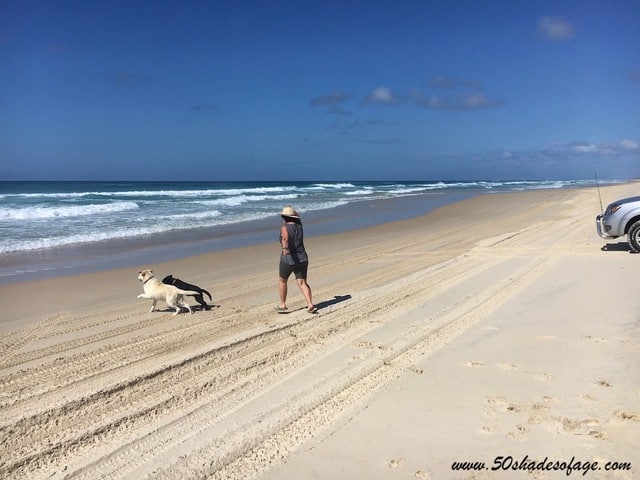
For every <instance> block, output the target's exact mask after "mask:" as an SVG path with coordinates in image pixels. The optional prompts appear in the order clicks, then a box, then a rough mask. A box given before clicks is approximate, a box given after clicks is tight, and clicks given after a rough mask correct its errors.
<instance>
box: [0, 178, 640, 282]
mask: <svg viewBox="0 0 640 480" xmlns="http://www.w3.org/2000/svg"><path fill="white" fill-rule="evenodd" d="M629 182H631V183H633V182H634V180H630V181H629ZM618 184H624V183H608V184H607V183H604V184H603V185H602V187H603V188H606V186H608V185H610V186H615V185H618ZM582 188H591V187H589V186H586V185H571V186H565V187H562V188H557V187H548V188H547V187H541V188H535V189H524V190H521V191H522V192H528V191H549V192H553V191H556V190H572V189H582ZM518 192H520V190H514V191H509V190H507V191H500V190H487V189H486V188H475V189H465V190H463V191H433V192H429V193H421V194H416V195H403V196H400V197H396V198H382V199H376V200H361V201H356V202H351V203H348V204H346V205H343V206H340V207H335V208H330V209H326V210H312V211H309V212H304V210H301V212H302V213H303V215H304V222H305V236H306V237H310V236H318V235H328V234H334V233H341V232H347V231H352V230H359V229H363V228H367V227H371V226H375V225H382V224H385V223H390V222H393V221H397V220H407V219H412V218H418V217H421V216H424V215H427V214H428V213H430V212H432V211H433V210H435V209H438V208H440V207H442V206H444V205H448V204H451V203H455V202H459V201H462V200H465V199H470V198H474V197H477V196H482V195H499V194H504V193H518ZM285 203H286V202H285ZM294 203H295V202H294ZM283 205H284V203H283ZM278 226H279V217H278V214H277V212H274V214H273V216H272V217H270V218H265V219H261V220H252V221H247V222H240V223H230V224H226V225H221V226H215V227H206V228H195V229H188V230H176V231H171V232H164V233H159V234H149V235H147V236H140V237H128V238H116V239H111V240H106V241H99V242H92V243H77V244H71V245H65V246H60V247H51V248H47V249H37V250H28V251H22V252H9V253H6V254H3V258H2V261H1V262H0V285H6V284H12V283H23V282H28V281H33V280H41V279H46V278H54V277H58V276H68V275H77V274H86V273H94V272H100V271H105V270H109V269H112V268H124V267H130V266H132V265H140V264H145V263H146V264H153V263H157V262H162V261H168V260H180V259H186V258H188V257H191V256H194V255H202V254H206V253H209V252H215V251H223V250H227V249H233V248H239V247H245V246H254V245H260V244H268V243H270V242H272V241H274V240H273V238H275V237H274V233H273V231H274V230H276V229H277V228H278Z"/></svg>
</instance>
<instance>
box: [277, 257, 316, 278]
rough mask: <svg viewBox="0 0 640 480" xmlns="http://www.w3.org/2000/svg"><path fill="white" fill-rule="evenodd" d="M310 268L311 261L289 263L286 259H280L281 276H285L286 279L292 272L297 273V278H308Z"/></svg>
mask: <svg viewBox="0 0 640 480" xmlns="http://www.w3.org/2000/svg"><path fill="white" fill-rule="evenodd" d="M308 269H309V262H304V263H296V264H295V265H289V264H287V262H285V261H284V260H282V259H281V260H280V268H279V271H280V272H279V273H280V278H284V279H285V280H286V279H287V278H289V277H290V276H291V274H292V273H293V274H295V276H296V278H298V279H300V278H304V279H305V280H306V279H307V270H308Z"/></svg>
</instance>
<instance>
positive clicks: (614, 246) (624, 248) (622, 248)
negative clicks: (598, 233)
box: [600, 242, 636, 254]
mask: <svg viewBox="0 0 640 480" xmlns="http://www.w3.org/2000/svg"><path fill="white" fill-rule="evenodd" d="M600 250H602V251H603V252H629V253H632V254H633V253H636V252H634V251H633V250H631V247H630V246H629V242H617V243H607V244H606V245H604V246H603V247H602V248H600Z"/></svg>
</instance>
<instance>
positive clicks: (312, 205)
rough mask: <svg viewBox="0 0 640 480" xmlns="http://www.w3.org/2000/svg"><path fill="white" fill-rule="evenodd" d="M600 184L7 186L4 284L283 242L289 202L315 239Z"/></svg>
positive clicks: (2, 206)
mask: <svg viewBox="0 0 640 480" xmlns="http://www.w3.org/2000/svg"><path fill="white" fill-rule="evenodd" d="M625 181H628V180H614V181H605V182H602V184H605V183H619V182H625ZM593 185H595V181H594V180H541V181H532V180H523V181H513V180H508V181H496V180H473V181H444V180H427V181H415V180H414V181H401V180H396V181H370V182H366V181H361V180H359V181H349V180H345V181H324V180H322V181H321V180H318V181H257V180H252V181H213V182H200V181H170V182H163V181H111V180H105V181H102V180H98V181H78V180H72V181H59V180H42V181H30V180H25V181H21V180H18V181H0V228H2V230H3V238H2V239H0V255H2V262H1V263H0V283H13V282H20V281H26V280H32V279H38V278H45V277H51V276H57V275H66V274H73V273H86V272H90V271H97V270H103V269H108V268H115V267H124V266H129V265H139V264H151V263H153V262H158V261H164V260H170V259H178V258H183V257H187V256H191V255H195V254H201V253H206V252H210V251H217V250H223V249H229V248H233V247H241V246H248V245H255V244H260V243H268V242H271V241H273V242H276V241H277V228H278V226H279V222H280V219H279V216H278V213H279V212H280V211H281V209H282V207H284V206H286V205H293V206H294V207H295V208H296V209H297V210H298V211H300V212H301V214H302V216H303V219H304V224H305V235H306V236H307V237H309V236H317V235H324V234H329V233H338V232H342V231H348V230H355V229H360V228H364V227H368V226H373V225H378V224H382V223H387V222H390V221H393V220H400V219H408V218H414V217H417V216H421V215H424V214H426V213H429V212H430V211H432V210H433V209H435V208H438V207H440V206H443V205H446V204H450V203H453V202H457V201H460V200H463V199H467V198H471V197H473V196H476V195H482V194H491V193H497V192H509V191H520V190H531V189H545V188H547V189H555V188H576V187H584V186H593Z"/></svg>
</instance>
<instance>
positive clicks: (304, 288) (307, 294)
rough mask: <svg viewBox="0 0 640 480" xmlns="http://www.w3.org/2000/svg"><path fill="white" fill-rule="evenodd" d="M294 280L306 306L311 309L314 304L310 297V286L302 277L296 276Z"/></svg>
mask: <svg viewBox="0 0 640 480" xmlns="http://www.w3.org/2000/svg"><path fill="white" fill-rule="evenodd" d="M296 282H298V286H299V287H300V291H301V292H302V295H304V298H305V300H306V301H307V308H308V309H312V308H313V307H314V305H313V300H312V299H311V287H309V285H308V284H307V281H306V280H305V279H304V278H296Z"/></svg>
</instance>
